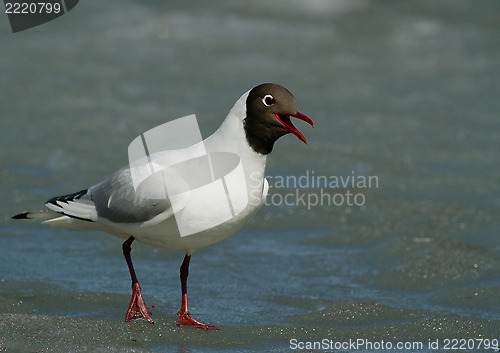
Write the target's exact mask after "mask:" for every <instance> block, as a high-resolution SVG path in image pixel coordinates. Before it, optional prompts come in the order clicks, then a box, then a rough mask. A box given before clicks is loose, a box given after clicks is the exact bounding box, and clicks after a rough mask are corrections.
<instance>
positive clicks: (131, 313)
mask: <svg viewBox="0 0 500 353" xmlns="http://www.w3.org/2000/svg"><path fill="white" fill-rule="evenodd" d="M133 241H134V237H130V238H128V239H127V240H126V241H125V242H124V243H123V245H122V249H123V256H124V257H125V260H126V261H127V265H128V270H129V272H130V278H131V279H132V299H130V304H129V306H128V310H127V314H126V315H125V321H132V320H135V319H144V320H146V321H147V322H149V323H150V324H153V320H152V319H151V312H150V311H149V309H148V307H147V306H146V304H145V303H144V299H142V293H141V286H140V285H139V281H138V280H137V276H136V275H135V271H134V265H132V258H131V257H130V251H131V245H132V242H133Z"/></svg>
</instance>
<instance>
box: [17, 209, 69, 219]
mask: <svg viewBox="0 0 500 353" xmlns="http://www.w3.org/2000/svg"><path fill="white" fill-rule="evenodd" d="M59 216H61V215H60V214H59V213H57V212H54V211H52V210H40V211H30V212H22V213H19V214H16V215H15V216H12V219H52V218H54V217H59Z"/></svg>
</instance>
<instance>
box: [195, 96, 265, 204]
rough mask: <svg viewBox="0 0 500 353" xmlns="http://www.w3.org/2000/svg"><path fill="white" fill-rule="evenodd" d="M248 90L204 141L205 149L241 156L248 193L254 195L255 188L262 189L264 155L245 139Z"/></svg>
mask: <svg viewBox="0 0 500 353" xmlns="http://www.w3.org/2000/svg"><path fill="white" fill-rule="evenodd" d="M249 92H250V91H248V92H246V93H245V94H243V95H242V96H241V97H240V99H238V100H237V101H236V103H235V104H234V106H233V107H232V108H231V110H230V111H229V113H228V114H227V117H226V119H224V121H223V122H222V124H221V126H220V127H219V128H218V129H217V131H215V132H214V133H213V134H212V135H210V136H209V137H207V138H206V139H205V141H204V142H205V146H206V148H207V151H210V152H232V153H235V154H237V155H238V156H239V157H240V158H241V162H242V165H243V170H244V172H245V177H246V180H247V187H248V189H249V190H248V191H249V195H250V196H255V195H256V193H255V190H262V185H263V184H262V183H263V179H264V170H265V167H266V156H265V155H263V154H260V153H257V152H255V151H254V150H253V149H252V147H251V146H250V145H249V144H248V141H247V139H246V134H245V129H244V127H243V119H245V117H246V100H247V97H248V94H249ZM259 197H260V194H259Z"/></svg>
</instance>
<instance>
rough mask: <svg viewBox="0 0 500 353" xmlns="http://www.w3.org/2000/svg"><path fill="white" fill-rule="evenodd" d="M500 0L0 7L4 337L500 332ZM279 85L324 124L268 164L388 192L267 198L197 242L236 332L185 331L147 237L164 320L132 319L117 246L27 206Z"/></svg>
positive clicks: (148, 347) (172, 342)
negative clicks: (36, 215)
mask: <svg viewBox="0 0 500 353" xmlns="http://www.w3.org/2000/svg"><path fill="white" fill-rule="evenodd" d="M499 11H500V2H498V1H494V0H489V1H488V0H485V1H481V2H471V1H461V0H454V1H451V0H450V1H439V2H436V1H430V0H429V1H405V2H400V1H384V2H369V1H364V0H335V1H329V0H311V1H298V0H294V1H272V2H269V1H259V0H258V1H252V2H228V1H211V2H203V1H190V2H183V1H168V2H165V1H152V0H141V1H139V0H126V1H123V0H122V1H118V0H108V1H106V2H100V1H94V0H86V1H84V2H83V1H81V2H79V4H78V5H77V6H76V7H75V8H74V9H73V10H71V11H70V12H69V13H67V14H66V15H64V16H62V17H59V18H57V19H56V20H54V21H52V22H49V23H46V24H44V25H42V26H39V27H36V28H32V29H29V30H26V31H23V32H18V33H15V34H13V33H12V32H11V29H10V26H9V22H8V19H7V16H6V15H5V14H0V44H1V47H2V55H0V88H1V91H0V92H1V94H0V136H1V139H0V158H1V162H2V163H1V167H0V188H1V192H0V248H1V249H2V251H1V254H0V315H1V320H0V350H7V351H26V350H29V351H41V350H47V349H49V350H51V351H61V352H67V351H93V352H95V351H121V352H122V351H131V352H132V351H133V352H142V351H144V352H149V351H153V352H156V351H161V352H226V351H227V352H235V351H249V352H253V351H265V352H271V351H276V352H282V351H287V350H291V348H290V343H289V342H290V340H291V339H297V340H298V341H321V340H322V339H331V340H332V341H334V342H342V341H348V340H349V339H352V340H355V339H358V338H362V339H366V340H370V341H372V342H377V341H381V340H384V341H386V342H387V341H392V342H411V341H418V342H423V343H424V345H423V348H422V349H419V351H422V352H424V351H430V349H429V348H428V346H427V343H428V342H429V340H436V339H437V340H440V342H441V344H444V340H445V339H452V338H459V339H460V338H463V339H494V338H499V337H498V332H500V331H499V329H500V305H499V304H500V299H499V298H500V256H499V254H500V245H499V231H500V217H499V215H500V212H499V211H500V193H499V192H500V120H499V117H498V114H499V111H500V100H499V99H498V96H499V92H500V21H498V13H499ZM262 82H276V83H279V84H282V85H283V86H285V87H287V88H288V89H289V90H290V91H291V92H292V93H293V94H294V95H295V97H296V100H297V107H298V109H299V111H301V112H302V113H304V114H306V115H308V116H310V117H311V118H312V120H313V121H314V122H315V128H314V129H311V128H310V126H309V125H307V124H305V123H301V122H297V123H296V126H297V127H298V129H299V130H300V131H301V132H302V133H303V135H304V136H305V137H306V139H307V141H308V144H307V146H306V145H304V144H303V143H301V142H300V141H299V140H297V139H296V138H295V137H294V136H293V135H290V136H287V137H284V138H283V139H281V140H280V141H279V142H278V143H277V144H276V146H275V148H274V151H273V153H272V154H271V156H270V158H269V159H268V166H267V170H266V174H267V175H269V176H270V179H272V180H275V181H276V180H277V176H285V177H286V176H292V177H297V178H298V177H300V176H303V175H311V174H312V173H313V172H314V174H315V175H322V176H327V177H330V176H337V177H340V176H343V177H347V176H349V175H358V176H376V177H377V178H378V187H372V188H361V189H360V188H354V189H353V188H347V189H346V188H342V187H340V188H323V189H324V190H323V191H324V192H326V193H330V194H335V193H345V192H346V191H350V192H352V193H361V194H363V196H364V198H365V202H364V204H363V205H362V206H356V205H354V206H349V205H346V204H343V205H340V206H335V205H325V204H323V205H317V206H313V207H307V206H305V205H302V204H297V205H292V206H287V205H284V204H281V205H273V204H270V205H268V206H266V207H264V208H263V209H262V210H261V211H260V213H259V214H258V215H257V216H256V217H255V219H254V220H253V221H252V222H251V223H250V224H249V225H247V226H246V227H245V228H243V230H241V231H240V232H239V233H237V234H236V235H234V236H233V237H231V238H229V239H228V240H226V241H224V242H222V243H219V244H216V245H214V246H212V247H209V248H206V249H201V250H199V251H197V252H196V253H195V254H194V255H193V258H192V261H191V273H190V277H189V292H190V293H189V294H190V310H191V312H192V314H193V316H194V317H196V318H197V319H199V320H201V321H203V322H207V323H209V324H215V325H219V327H220V328H221V331H218V332H201V330H193V329H186V328H183V329H179V328H177V327H176V326H175V322H176V316H175V313H176V312H177V310H178V307H179V305H180V288H179V287H180V285H179V279H178V271H179V266H180V264H181V262H182V258H183V256H184V254H183V253H182V252H179V251H169V250H165V249H156V248H153V247H150V246H147V245H141V244H138V243H134V252H133V258H134V264H135V266H136V271H137V273H138V277H139V280H140V282H141V286H142V288H143V295H144V298H145V301H146V303H147V304H148V305H149V306H150V307H151V310H152V312H153V319H154V320H155V322H156V325H154V326H150V325H149V324H147V323H145V322H133V323H125V322H123V319H124V316H125V311H126V308H127V305H128V302H129V300H130V277H129V274H128V271H127V267H126V264H125V261H124V260H123V257H122V253H121V242H122V241H121V240H120V239H118V238H115V237H113V236H110V235H107V234H104V233H97V232H95V233H94V232H86V233H74V232H70V231H66V230H62V229H52V228H48V227H45V226H41V225H39V224H38V223H37V222H36V221H35V222H29V221H25V222H21V221H13V220H11V219H10V217H11V216H12V215H14V214H16V213H19V212H21V211H23V210H28V209H37V208H40V207H42V205H43V203H44V202H45V201H47V200H48V199H49V198H51V197H53V196H56V195H61V194H67V193H72V192H75V191H78V190H81V189H83V188H86V187H90V186H92V185H94V184H96V183H98V182H99V181H101V180H102V179H104V178H105V177H107V176H108V175H110V174H111V173H113V172H114V171H115V170H116V169H118V168H120V167H122V166H124V165H126V164H127V163H128V158H127V147H128V145H129V143H130V142H131V141H132V140H133V139H134V138H135V137H136V136H138V135H139V134H140V133H142V132H144V131H146V130H149V129H151V128H153V127H155V126H158V125H160V124H161V123H163V122H166V121H169V120H172V119H175V118H178V117H181V116H185V115H188V114H192V113H195V114H196V115H197V117H198V121H199V123H200V126H201V131H202V134H203V136H208V135H209V134H211V133H212V132H213V131H215V129H216V128H217V127H218V126H219V125H220V123H221V122H222V120H223V119H224V117H225V116H226V114H227V112H228V111H229V109H230V108H231V107H232V105H233V104H234V102H235V101H236V100H237V99H238V98H239V97H240V96H241V95H242V94H243V93H244V92H246V91H247V90H249V89H251V88H252V87H254V86H255V85H257V84H259V83H262ZM307 173H309V174H307ZM271 184H272V185H271V186H273V183H271ZM320 191H321V190H320V189H319V188H318V187H313V186H312V185H308V186H307V187H305V188H301V189H300V190H299V191H297V190H296V189H295V188H292V187H289V188H279V187H276V185H275V187H274V188H273V187H272V188H271V195H272V194H273V193H281V194H286V193H289V192H291V193H295V192H300V193H305V194H311V193H316V194H317V193H319V192H320ZM153 306H154V307H153ZM476 347H477V346H476ZM360 351H362V349H361V350H360Z"/></svg>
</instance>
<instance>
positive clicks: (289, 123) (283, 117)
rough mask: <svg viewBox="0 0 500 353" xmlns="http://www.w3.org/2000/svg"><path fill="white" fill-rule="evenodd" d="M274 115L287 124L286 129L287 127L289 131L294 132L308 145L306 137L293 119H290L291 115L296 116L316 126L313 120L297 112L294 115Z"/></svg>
mask: <svg viewBox="0 0 500 353" xmlns="http://www.w3.org/2000/svg"><path fill="white" fill-rule="evenodd" d="M274 116H275V117H276V119H278V120H279V121H281V123H282V124H283V125H285V129H287V131H288V132H291V133H292V134H294V135H295V136H297V137H298V138H299V140H301V141H302V142H304V143H305V144H306V145H307V141H306V139H305V138H304V136H302V134H301V133H300V131H299V130H297V128H296V127H295V126H294V125H293V124H292V121H291V120H290V116H293V117H294V118H297V119H300V120H303V121H305V122H306V123H308V124H310V125H311V126H312V127H314V123H313V121H312V120H311V119H310V118H309V117H308V116H307V115H304V114H302V113H299V112H297V113H295V114H294V115H284V114H274Z"/></svg>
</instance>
